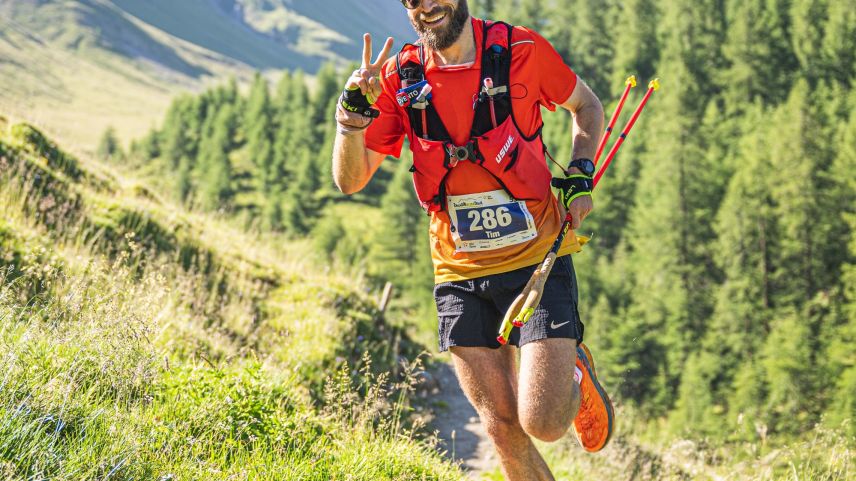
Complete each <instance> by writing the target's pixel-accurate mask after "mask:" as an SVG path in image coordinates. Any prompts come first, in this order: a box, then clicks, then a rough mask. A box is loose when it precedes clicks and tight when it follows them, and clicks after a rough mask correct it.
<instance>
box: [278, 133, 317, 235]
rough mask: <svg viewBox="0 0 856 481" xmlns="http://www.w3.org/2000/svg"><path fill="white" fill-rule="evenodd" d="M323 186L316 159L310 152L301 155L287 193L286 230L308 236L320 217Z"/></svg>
mask: <svg viewBox="0 0 856 481" xmlns="http://www.w3.org/2000/svg"><path fill="white" fill-rule="evenodd" d="M320 185H321V169H320V168H319V166H318V162H317V160H316V159H315V157H314V156H313V155H312V154H311V153H310V152H309V151H308V150H304V151H303V152H302V153H301V157H300V160H299V163H298V165H297V168H296V171H295V175H294V179H293V180H292V181H291V182H290V183H289V185H288V189H287V190H286V191H285V197H284V202H283V207H282V209H283V221H284V223H285V225H284V228H285V229H286V230H287V231H289V232H292V233H295V234H306V233H307V232H309V230H310V229H311V228H312V225H313V223H314V222H315V219H316V218H317V217H318V216H319V214H320V212H319V209H320V205H319V202H318V198H317V195H318V188H319V187H320Z"/></svg>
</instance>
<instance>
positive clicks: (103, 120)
mask: <svg viewBox="0 0 856 481" xmlns="http://www.w3.org/2000/svg"><path fill="white" fill-rule="evenodd" d="M365 31H368V32H371V33H372V34H373V35H375V36H377V37H386V36H389V35H392V36H394V37H396V39H397V40H399V41H400V42H401V41H404V40H406V39H410V37H411V36H412V31H411V29H410V26H409V23H408V22H407V19H406V17H405V16H404V12H403V9H401V8H400V6H399V5H398V4H396V3H394V2H387V1H386V0H371V1H362V2H361V1H357V0H347V1H336V2H333V1H331V0H327V1H321V2H313V1H308V0H240V1H238V0H186V1H181V2H172V1H167V0H153V1H144V0H115V1H108V0H80V1H68V0H47V1H34V0H10V1H4V2H2V3H0V76H2V78H3V79H4V88H3V89H2V90H0V108H2V109H3V110H4V111H5V112H7V113H11V114H13V115H15V116H16V117H20V118H22V119H25V120H30V121H34V122H36V123H38V124H39V125H42V126H44V127H45V128H47V129H48V130H49V131H50V132H52V133H54V134H55V135H58V136H59V137H61V138H62V139H63V140H65V141H70V142H74V144H73V145H72V147H73V148H74V149H75V150H79V149H84V150H86V149H92V148H93V147H94V145H95V143H96V141H97V138H98V136H99V135H100V134H101V132H103V130H104V129H105V128H106V127H107V126H108V125H113V126H115V127H116V128H117V130H118V132H119V134H120V137H122V138H123V139H126V140H128V139H130V138H133V137H137V136H139V135H141V134H142V133H144V132H145V131H146V130H147V129H148V128H150V127H151V126H152V124H154V123H155V121H156V120H157V119H158V117H159V116H160V115H162V114H163V112H164V110H165V109H166V106H167V105H168V102H169V100H170V99H171V98H172V97H173V96H174V95H175V94H177V93H179V92H183V91H199V90H200V89H202V88H204V87H205V86H207V85H210V84H212V83H215V82H221V81H223V80H224V79H225V78H227V77H230V76H234V77H236V78H238V79H239V80H247V79H249V78H250V77H251V75H252V73H253V72H254V71H256V70H261V71H264V72H267V73H268V74H269V75H270V76H271V77H276V76H277V72H278V71H280V70H281V69H291V70H294V69H301V70H303V71H306V72H309V73H314V72H316V71H317V70H318V68H319V67H320V66H321V65H322V63H323V62H327V61H330V62H334V63H335V64H337V65H339V66H343V65H345V64H346V63H348V62H350V61H353V60H355V59H357V58H359V54H360V51H361V47H362V44H361V40H360V39H361V35H362V33H363V32H365Z"/></svg>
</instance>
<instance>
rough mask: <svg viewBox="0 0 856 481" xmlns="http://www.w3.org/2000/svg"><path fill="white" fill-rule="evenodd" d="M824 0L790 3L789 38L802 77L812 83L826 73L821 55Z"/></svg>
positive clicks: (825, 7) (824, 13)
mask: <svg viewBox="0 0 856 481" xmlns="http://www.w3.org/2000/svg"><path fill="white" fill-rule="evenodd" d="M826 5H827V1H826V0H793V2H792V3H791V4H790V7H791V8H790V14H791V15H790V16H791V40H792V42H793V50H794V53H795V54H796V57H797V59H798V60H799V63H800V66H801V72H802V76H803V78H805V79H807V80H808V81H809V82H810V83H811V84H812V85H814V84H815V82H816V81H817V80H819V79H820V78H823V77H824V76H825V74H826V71H825V69H824V57H823V55H822V48H823V47H822V46H823V37H824V31H823V30H824V27H825V25H826V21H827V18H826V14H827V6H826Z"/></svg>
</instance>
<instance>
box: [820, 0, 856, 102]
mask: <svg viewBox="0 0 856 481" xmlns="http://www.w3.org/2000/svg"><path fill="white" fill-rule="evenodd" d="M828 18H829V20H828V22H827V24H826V30H825V32H824V37H823V45H822V51H823V61H824V64H825V71H826V72H828V74H829V76H830V77H832V78H831V79H830V80H832V79H834V80H836V81H838V82H839V83H841V84H842V85H847V86H851V87H852V86H853V85H854V82H853V77H854V76H856V10H854V9H853V5H850V4H848V2H844V1H831V2H829V10H828Z"/></svg>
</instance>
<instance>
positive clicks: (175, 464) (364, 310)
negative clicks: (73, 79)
mask: <svg viewBox="0 0 856 481" xmlns="http://www.w3.org/2000/svg"><path fill="white" fill-rule="evenodd" d="M0 265H2V269H0V321H2V322H0V343H2V345H3V346H4V348H3V355H2V356H0V369H2V372H3V373H4V377H3V382H2V383H0V439H2V440H3V441H2V443H0V472H2V473H3V477H4V479H69V480H70V479H75V480H77V479H107V478H109V479H118V480H131V479H161V480H167V479H176V480H177V479H181V480H196V479H198V480H203V479H204V480H220V479H266V480H275V479H283V480H298V479H299V480H318V481H321V480H325V481H326V480H344V479H355V480H356V479H359V480H366V481H368V480H372V481H373V480H383V479H396V480H398V479H444V480H456V479H460V474H459V473H458V472H457V470H456V469H455V468H454V467H453V466H451V465H450V464H448V463H445V462H443V461H442V460H441V459H440V458H439V456H438V455H437V454H436V453H435V452H434V451H433V450H432V449H430V448H429V447H428V446H427V445H425V444H423V443H421V442H418V441H415V440H414V434H413V432H411V431H408V430H406V427H407V426H408V425H409V423H410V413H411V412H412V409H411V408H410V405H409V402H408V398H409V394H410V393H412V391H413V389H414V388H415V386H416V381H415V377H414V375H415V373H414V371H415V370H416V369H419V367H418V366H419V363H418V362H416V363H413V364H409V365H403V364H400V363H399V362H400V360H401V359H403V358H409V359H413V355H414V352H415V349H418V347H417V346H414V345H413V344H412V343H411V342H410V341H408V339H407V337H406V336H405V335H404V334H403V332H402V331H401V330H400V329H399V328H397V327H395V326H394V325H391V324H389V323H387V322H386V321H385V320H384V319H383V317H382V316H381V315H380V313H379V311H378V309H377V307H376V305H375V303H374V301H373V300H371V299H369V298H368V296H367V295H366V293H365V292H366V291H365V289H364V286H363V283H362V281H360V280H359V278H358V277H356V276H354V275H352V274H350V273H348V272H341V273H331V272H328V271H327V270H324V271H320V270H318V269H316V268H315V266H316V265H317V260H316V259H315V257H314V256H313V255H312V253H311V252H310V251H309V250H308V249H307V248H306V247H305V246H304V245H303V244H301V243H299V242H289V243H286V242H283V241H282V239H279V238H276V237H268V238H265V237H262V236H258V235H251V234H247V233H244V232H241V231H240V230H238V229H235V228H233V227H231V225H230V224H229V223H228V222H225V221H223V220H218V219H216V218H214V217H211V216H203V215H198V214H193V213H191V212H187V211H183V210H181V209H177V208H175V207H173V206H171V205H169V204H168V203H164V202H162V201H161V200H159V199H158V197H157V196H156V195H154V194H153V193H152V192H151V191H150V190H148V189H147V188H146V187H145V186H142V185H139V184H136V183H134V182H132V181H129V180H127V179H122V178H121V177H117V176H115V175H114V174H112V173H111V172H109V171H108V170H104V169H102V168H100V167H98V166H97V165H95V164H91V163H90V162H88V161H85V160H81V159H80V158H77V157H74V156H71V155H69V154H68V153H66V152H64V151H63V150H61V149H59V148H58V147H57V146H56V144H54V143H53V142H52V141H51V140H50V139H48V138H46V137H45V136H44V135H42V134H41V132H39V131H38V130H36V129H34V128H33V127H31V126H29V125H26V124H16V125H13V126H11V127H10V126H7V125H5V121H0ZM402 356H403V357H402ZM346 366H350V367H351V368H350V369H349V368H348V367H346Z"/></svg>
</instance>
